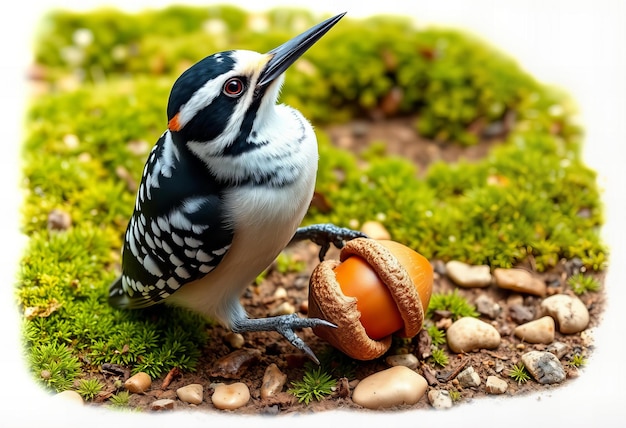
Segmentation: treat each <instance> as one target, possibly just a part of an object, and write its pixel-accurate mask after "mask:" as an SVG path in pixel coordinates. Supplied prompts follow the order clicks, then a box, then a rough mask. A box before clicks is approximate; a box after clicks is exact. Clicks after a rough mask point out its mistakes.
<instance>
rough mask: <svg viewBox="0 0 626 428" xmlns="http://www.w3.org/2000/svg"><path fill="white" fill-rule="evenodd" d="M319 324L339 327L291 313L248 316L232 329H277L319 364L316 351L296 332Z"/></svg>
mask: <svg viewBox="0 0 626 428" xmlns="http://www.w3.org/2000/svg"><path fill="white" fill-rule="evenodd" d="M319 326H326V327H332V328H337V326H336V325H335V324H333V323H330V322H328V321H326V320H322V319H319V318H300V317H299V316H298V315H296V314H290V315H280V316H276V317H270V318H257V319H249V318H246V319H243V320H240V321H239V322H237V323H236V324H235V325H233V327H232V330H233V331H234V332H236V333H241V332H244V331H276V332H278V333H280V334H282V335H283V336H284V337H285V338H286V339H287V340H288V341H289V343H291V344H292V345H293V346H295V347H296V348H298V349H300V350H301V351H303V352H304V353H305V354H306V355H307V356H308V357H309V358H311V359H312V360H313V361H314V362H315V363H316V364H319V363H320V362H319V360H318V359H317V357H316V356H315V353H314V352H313V351H312V350H311V348H309V346H308V345H307V344H306V343H305V342H304V341H303V340H302V339H300V338H299V337H298V336H297V335H296V333H295V332H294V330H296V329H301V328H306V327H311V328H312V327H319Z"/></svg>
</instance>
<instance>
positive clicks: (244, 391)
mask: <svg viewBox="0 0 626 428" xmlns="http://www.w3.org/2000/svg"><path fill="white" fill-rule="evenodd" d="M211 401H212V402H213V405H214V406H215V407H216V408H217V409H222V410H234V409H238V408H240V407H242V406H245V405H246V404H247V403H248V401H250V389H249V388H248V386H247V385H246V384H245V383H243V382H235V383H231V384H230V385H227V384H225V383H219V384H217V385H215V391H214V392H213V395H212V396H211Z"/></svg>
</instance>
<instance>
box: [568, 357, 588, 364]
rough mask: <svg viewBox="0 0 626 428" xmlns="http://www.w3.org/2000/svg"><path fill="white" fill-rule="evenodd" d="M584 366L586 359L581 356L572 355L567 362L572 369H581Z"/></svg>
mask: <svg viewBox="0 0 626 428" xmlns="http://www.w3.org/2000/svg"><path fill="white" fill-rule="evenodd" d="M585 364H587V359H586V358H585V356H584V355H582V354H574V356H573V357H572V359H571V360H570V362H569V365H570V366H573V367H582V366H584V365H585Z"/></svg>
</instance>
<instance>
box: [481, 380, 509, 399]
mask: <svg viewBox="0 0 626 428" xmlns="http://www.w3.org/2000/svg"><path fill="white" fill-rule="evenodd" d="M508 387H509V385H508V384H507V383H506V381H505V380H503V379H500V378H499V377H498V376H487V382H485V391H487V394H495V395H499V394H504V393H505V392H506V390H507V388H508Z"/></svg>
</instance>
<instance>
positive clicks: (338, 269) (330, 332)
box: [309, 238, 433, 360]
mask: <svg viewBox="0 0 626 428" xmlns="http://www.w3.org/2000/svg"><path fill="white" fill-rule="evenodd" d="M432 283H433V270H432V266H431V265H430V263H429V262H428V260H427V259H426V258H425V257H424V256H422V255H421V254H419V253H417V252H415V251H413V250H412V249H410V248H408V247H406V246H405V245H402V244H400V243H398V242H394V241H388V240H373V239H367V238H358V239H354V240H352V241H349V242H348V243H347V244H346V246H345V247H344V248H343V249H342V250H341V253H340V262H338V261H336V260H327V261H324V262H322V263H320V264H319V265H318V266H317V267H316V268H315V270H314V271H313V273H312V275H311V282H310V284H309V316H311V317H317V318H323V319H326V320H328V321H330V322H332V323H334V324H335V325H337V328H336V329H333V328H329V327H316V328H314V329H313V331H314V332H315V334H317V335H318V336H320V337H322V338H323V339H325V340H327V341H328V342H329V343H331V344H332V345H333V346H335V347H336V348H338V349H340V350H341V351H343V352H344V353H346V354H347V355H349V356H351V357H352V358H356V359H360V360H370V359H374V358H378V357H380V356H381V355H383V354H384V353H385V352H386V351H387V350H388V349H389V347H390V346H391V336H392V334H396V335H398V336H401V337H413V336H415V335H416V334H417V333H418V332H419V331H420V330H421V328H422V324H423V321H424V313H425V312H426V309H427V308H428V303H429V302H430V295H431V292H432Z"/></svg>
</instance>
